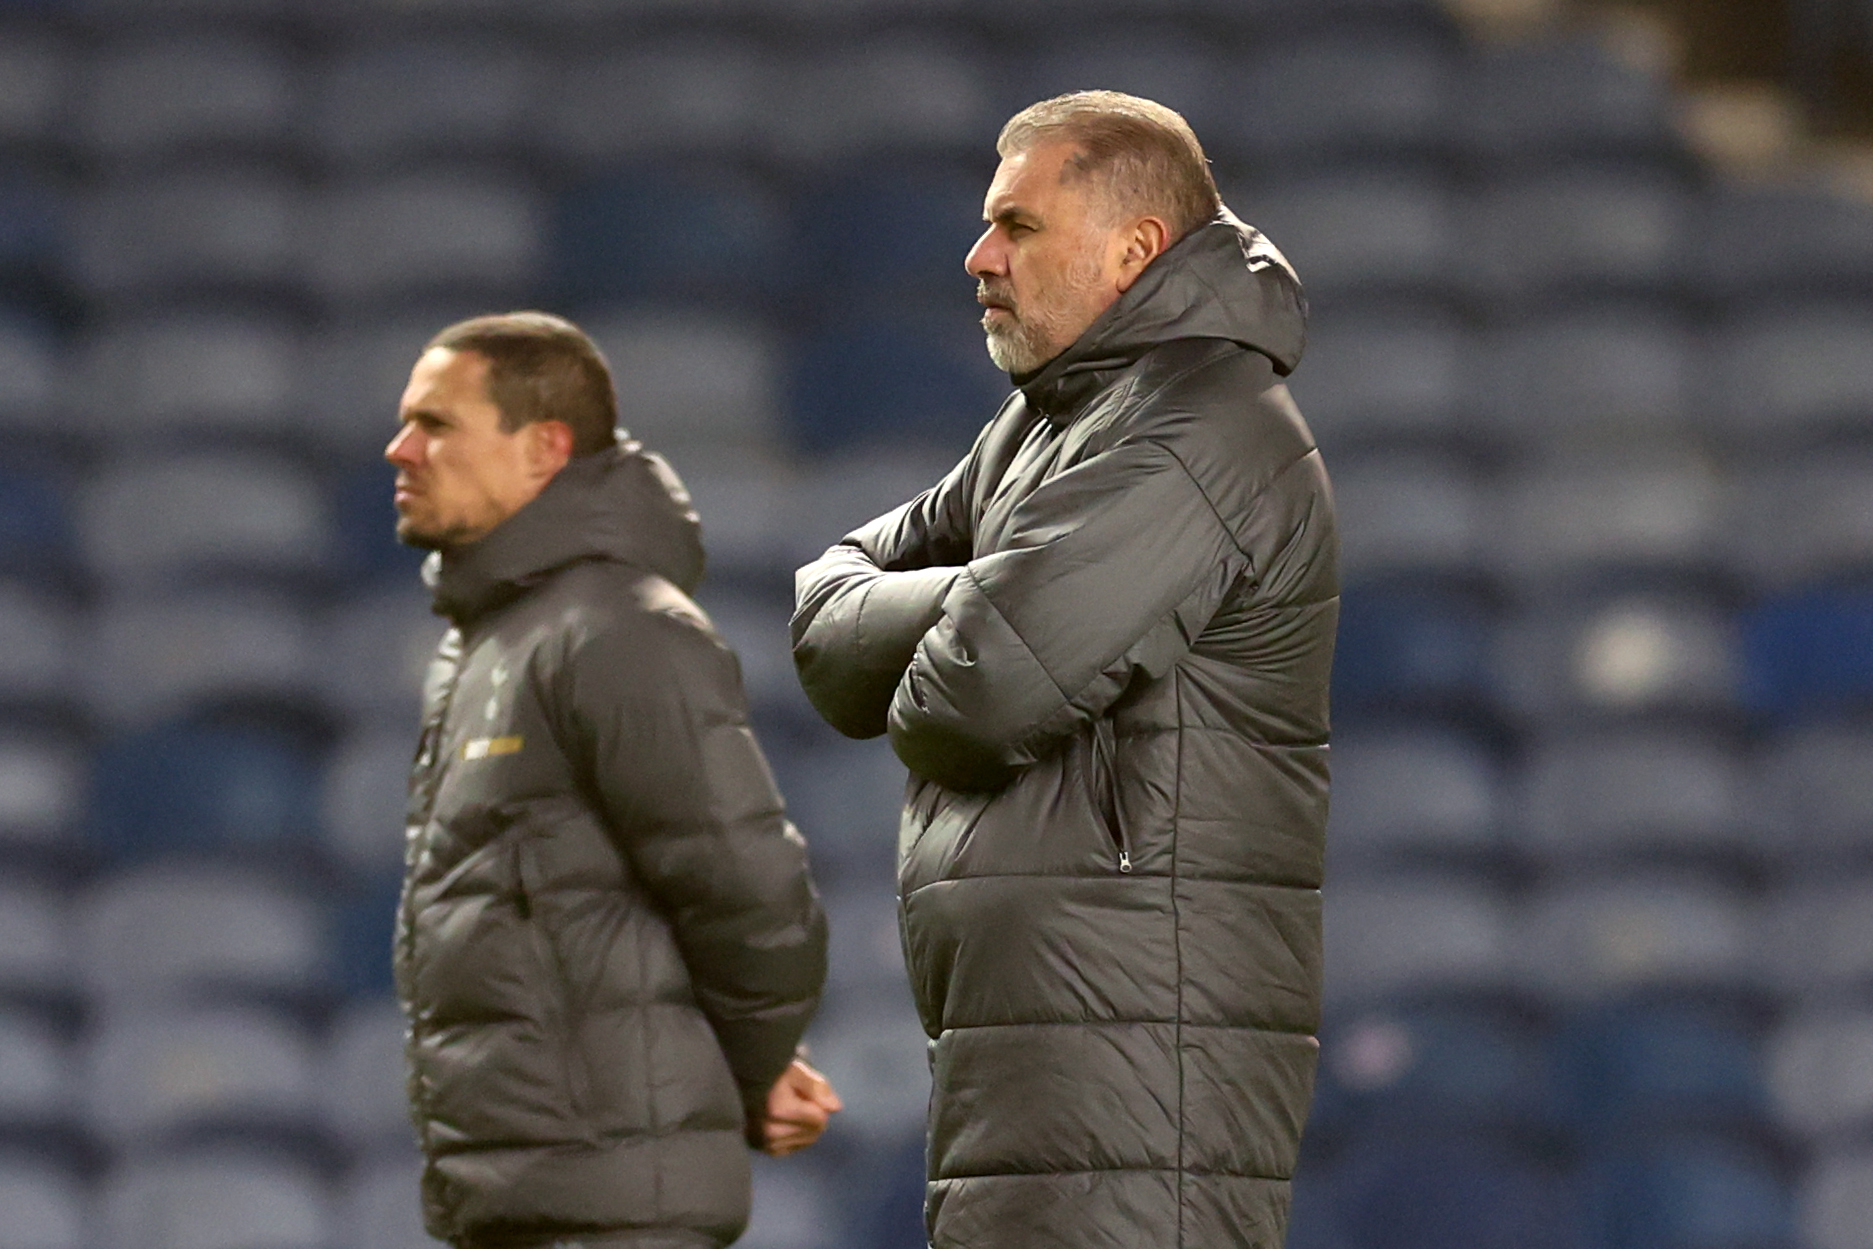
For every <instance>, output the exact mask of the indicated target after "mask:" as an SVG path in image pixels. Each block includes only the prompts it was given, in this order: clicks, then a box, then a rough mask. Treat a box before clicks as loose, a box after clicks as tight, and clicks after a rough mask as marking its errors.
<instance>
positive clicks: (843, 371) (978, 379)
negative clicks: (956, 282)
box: [789, 287, 1007, 456]
mask: <svg viewBox="0 0 1873 1249" xmlns="http://www.w3.org/2000/svg"><path fill="white" fill-rule="evenodd" d="M965 289H967V288H966V287H965ZM967 300H968V297H967V296H966V295H962V296H960V297H959V298H958V300H957V303H956V308H957V311H956V313H955V314H952V315H946V316H934V315H924V316H918V315H916V314H898V315H890V314H887V313H885V312H883V311H880V312H879V314H878V315H876V316H873V317H862V318H861V317H853V318H852V319H849V320H841V321H838V322H836V323H834V324H831V325H827V326H823V327H820V328H818V329H817V330H816V331H815V332H813V333H812V334H810V335H809V336H808V337H807V338H806V339H805V340H804V341H802V342H800V343H799V344H798V345H797V346H796V347H795V348H794V350H793V366H794V376H793V385H792V392H793V393H792V402H791V405H790V406H791V412H790V413H789V415H790V417H791V422H792V431H793V441H794V443H795V445H797V446H799V447H801V448H802V449H804V450H807V451H809V452H814V453H818V452H825V451H829V450H833V449H838V448H844V447H852V446H866V445H871V446H880V445H893V444H895V445H903V444H904V443H907V442H909V443H919V442H921V443H926V444H929V445H933V446H941V447H946V448H947V449H949V450H951V451H952V452H954V453H955V454H956V455H958V456H960V455H961V454H962V453H963V452H964V451H965V450H967V449H968V446H969V442H970V440H971V439H972V438H973V437H974V436H975V433H976V431H977V430H979V429H980V428H981V427H982V425H983V424H984V423H985V422H986V421H987V420H988V419H989V417H991V416H993V415H994V413H995V409H996V408H997V406H998V405H999V404H1000V403H1001V401H1002V399H1003V398H1004V397H1005V396H1006V394H1007V379H1006V378H1005V377H1004V376H1003V375H1001V374H999V373H997V372H996V371H995V369H994V368H993V366H991V365H990V363H989V360H988V356H987V354H986V352H985V351H984V349H983V346H982V339H981V335H980V333H979V331H976V330H974V329H973V328H972V327H971V325H970V324H969V322H970V320H971V319H972V318H971V316H970V313H969V311H968V310H969V309H972V308H973V307H974V305H973V303H970V302H966V301H967Z"/></svg>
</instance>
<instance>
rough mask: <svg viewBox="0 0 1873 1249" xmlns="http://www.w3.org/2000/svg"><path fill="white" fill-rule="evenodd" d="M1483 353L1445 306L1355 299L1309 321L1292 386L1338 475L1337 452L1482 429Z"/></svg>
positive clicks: (1456, 437) (1456, 439)
mask: <svg viewBox="0 0 1873 1249" xmlns="http://www.w3.org/2000/svg"><path fill="white" fill-rule="evenodd" d="M1244 211H1248V210H1247V209H1246V208H1245V210H1244ZM1250 221H1251V223H1254V222H1255V221H1256V218H1255V217H1254V216H1251V217H1250ZM1269 228H1270V229H1273V228H1274V227H1273V226H1272V225H1271V226H1270V227H1269ZM1284 246H1285V244H1284ZM1477 354H1478V348H1477V347H1476V345H1475V343H1474V342H1473V341H1472V335H1470V334H1469V333H1468V332H1467V330H1466V329H1465V328H1464V327H1463V325H1462V323H1461V322H1460V321H1459V320H1458V319H1457V318H1456V317H1454V316H1453V315H1451V314H1450V313H1449V312H1448V311H1446V310H1440V309H1438V308H1436V307H1435V306H1428V307H1427V306H1423V305H1406V306H1403V307H1388V306H1386V305H1385V304H1383V303H1376V304H1371V305H1364V304H1362V305H1356V306H1354V307H1352V308H1349V309H1347V311H1346V312H1345V313H1344V314H1343V315H1341V316H1338V317H1332V318H1325V319H1322V320H1321V321H1320V323H1319V324H1318V325H1317V326H1310V327H1309V329H1308V343H1307V367H1306V368H1305V369H1302V370H1298V371H1297V372H1296V373H1295V376H1294V380H1293V382H1292V386H1293V389H1294V394H1295V398H1296V399H1297V400H1298V401H1299V403H1300V405H1301V408H1302V410H1303V411H1304V412H1305V413H1306V414H1307V421H1308V425H1309V427H1310V428H1311V429H1312V430H1313V431H1314V434H1315V435H1316V436H1317V437H1318V438H1319V439H1320V441H1321V446H1322V448H1323V449H1324V450H1325V452H1326V453H1327V454H1328V455H1332V456H1334V457H1335V464H1336V469H1335V474H1336V477H1337V475H1338V469H1337V465H1338V463H1339V459H1340V456H1339V454H1338V453H1340V452H1342V451H1343V450H1347V449H1357V448H1359V447H1360V446H1361V445H1362V444H1366V443H1371V442H1378V443H1384V442H1387V441H1392V440H1399V439H1410V440H1448V441H1450V442H1453V443H1457V444H1459V445H1461V444H1462V443H1464V442H1466V441H1470V440H1472V439H1474V438H1475V437H1476V435H1477V433H1478V432H1479V431H1478V430H1477V429H1476V428H1475V427H1474V424H1473V423H1472V422H1468V421H1465V420H1464V419H1463V418H1464V417H1465V415H1466V414H1467V410H1468V405H1469V391H1470V389H1471V387H1472V386H1473V385H1474V380H1473V374H1474V373H1475V372H1476V371H1477V367H1476V364H1475V359H1476V357H1477ZM1349 536H1351V535H1349Z"/></svg>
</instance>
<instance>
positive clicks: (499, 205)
mask: <svg viewBox="0 0 1873 1249" xmlns="http://www.w3.org/2000/svg"><path fill="white" fill-rule="evenodd" d="M547 219H548V213H547V206H546V203H545V200H544V197H543V196H542V195H541V194H540V192H539V191H538V189H537V188H535V187H534V186H533V185H532V184H531V183H530V182H529V181H528V180H527V179H525V178H523V177H521V176H519V173H518V171H515V170H510V169H508V168H505V167H502V166H496V165H462V166H449V167H443V168H428V169H425V170H423V171H422V172H420V173H405V172H397V173H393V174H389V175H386V176H384V177H381V178H375V179H358V180H356V181H351V182H345V183H340V184H338V185H337V186H335V187H334V188H333V189H331V190H329V191H328V192H327V193H326V194H325V195H324V196H323V197H322V199H321V201H320V202H319V203H318V204H317V205H316V206H315V207H314V208H313V209H312V212H311V220H310V222H309V223H308V226H307V229H308V233H309V236H310V247H309V249H308V251H307V255H306V261H305V264H306V268H305V273H306V276H307V279H308V281H309V284H310V286H311V288H312V290H313V292H314V293H315V294H317V295H318V296H319V297H320V298H322V299H324V300H326V301H327V302H328V304H330V305H332V306H335V307H346V308H350V307H357V306H359V305H364V306H369V305H370V304H372V303H374V302H384V301H391V300H415V299H420V298H436V297H440V296H443V295H448V296H452V297H456V298H468V297H472V298H473V299H474V300H476V301H477V302H480V303H483V304H486V303H489V302H493V303H496V304H500V303H507V304H512V303H515V302H519V301H524V300H528V299H532V298H537V292H538V291H539V289H540V285H541V281H542V279H543V278H544V277H545V268H546V260H547V256H546V252H547ZM479 310H480V309H477V311H479ZM437 328H438V329H440V328H441V327H440V326H438V327H437Z"/></svg>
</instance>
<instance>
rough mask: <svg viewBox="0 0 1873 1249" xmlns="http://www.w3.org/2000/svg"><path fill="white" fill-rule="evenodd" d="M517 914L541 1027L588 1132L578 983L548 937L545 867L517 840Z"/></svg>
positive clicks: (575, 1114) (573, 1110) (571, 1109)
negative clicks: (535, 983)
mask: <svg viewBox="0 0 1873 1249" xmlns="http://www.w3.org/2000/svg"><path fill="white" fill-rule="evenodd" d="M513 853H514V912H515V915H516V916H517V917H518V918H519V920H520V928H521V930H522V933H523V935H524V940H525V941H526V942H527V944H528V948H529V951H530V953H531V954H532V959H531V961H532V963H533V965H534V967H535V968H536V969H537V974H538V975H539V978H540V983H539V985H538V986H537V1000H538V1001H539V1003H540V1011H541V1018H540V1026H541V1028H542V1029H543V1030H544V1031H545V1033H546V1036H547V1040H548V1043H549V1044H550V1045H551V1046H552V1047H553V1050H554V1051H555V1052H556V1054H557V1056H558V1062H559V1067H560V1071H559V1076H560V1081H561V1088H562V1089H564V1091H565V1103H566V1110H567V1112H568V1114H569V1115H570V1116H571V1117H572V1118H574V1119H576V1120H578V1121H579V1123H580V1125H581V1126H583V1125H584V1123H585V1120H586V1118H587V1114H588V1111H589V1109H590V1106H591V1079H590V1075H589V1073H588V1072H587V1070H586V1064H585V1057H584V1052H583V1050H582V1048H581V1045H580V1038H579V1013H580V1012H579V1007H578V1002H577V1001H576V999H575V994H574V991H573V981H572V978H571V977H570V976H569V975H568V974H567V969H566V966H565V963H564V961H563V960H562V959H561V958H560V957H559V951H558V948H557V947H556V946H555V945H554V943H553V938H552V934H551V933H550V932H548V931H547V923H548V919H549V917H550V914H551V912H550V908H547V907H543V906H542V905H541V904H542V902H543V901H545V899H546V891H545V888H544V884H543V882H542V881H541V880H540V875H539V867H538V865H537V864H536V863H535V862H534V861H533V856H532V855H531V854H529V853H528V839H527V838H526V837H525V836H520V837H517V838H515V840H514V851H513Z"/></svg>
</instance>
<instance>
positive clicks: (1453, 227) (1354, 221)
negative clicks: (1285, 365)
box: [1223, 164, 1467, 303]
mask: <svg viewBox="0 0 1873 1249" xmlns="http://www.w3.org/2000/svg"><path fill="white" fill-rule="evenodd" d="M1223 197H1224V199H1225V200H1227V201H1228V203H1229V206H1230V207H1231V208H1233V209H1234V210H1235V211H1236V213H1237V215H1238V216H1240V217H1241V218H1242V219H1243V220H1244V221H1247V222H1249V223H1250V224H1252V225H1254V226H1256V227H1257V228H1259V229H1261V230H1262V231H1264V232H1265V233H1267V234H1268V236H1269V237H1270V238H1272V239H1274V240H1276V246H1278V247H1279V248H1281V251H1282V253H1283V254H1284V255H1285V256H1287V258H1288V260H1289V261H1290V262H1291V263H1292V264H1293V265H1294V268H1295V270H1296V271H1297V272H1298V273H1299V274H1300V277H1301V282H1302V284H1303V285H1304V286H1305V287H1306V288H1307V290H1308V292H1309V293H1310V296H1311V297H1314V298H1319V299H1323V300H1328V299H1332V298H1333V297H1335V296H1346V297H1348V299H1347V302H1349V303H1350V302H1351V298H1350V297H1351V296H1359V297H1362V298H1371V297H1373V296H1377V295H1389V296H1400V295H1410V296H1417V297H1421V298H1432V299H1448V298H1452V297H1454V296H1456V294H1457V293H1458V291H1459V290H1460V289H1461V287H1462V285H1463V282H1464V278H1463V270H1464V268H1465V267H1466V264H1467V262H1460V261H1459V259H1458V255H1459V251H1458V240H1459V238H1460V237H1461V234H1462V225H1461V222H1460V219H1459V218H1460V211H1459V200H1458V197H1457V193H1456V191H1455V190H1454V189H1453V188H1452V187H1451V186H1450V185H1449V183H1448V182H1447V181H1446V180H1445V179H1444V177H1443V176H1442V175H1441V174H1440V173H1439V172H1438V171H1437V169H1436V167H1435V166H1430V165H1426V166H1422V167H1420V166H1414V165H1403V166H1397V165H1386V164H1378V165H1371V166H1368V165H1351V166H1343V167H1340V168H1338V169H1330V170H1328V171H1322V172H1318V173H1311V174H1302V173H1295V174H1290V175H1288V176H1286V177H1282V178H1279V179H1271V180H1269V181H1267V182H1262V181H1257V182H1255V183H1252V184H1251V185H1250V186H1248V187H1245V188H1242V189H1239V190H1238V189H1234V188H1231V187H1229V186H1225V187H1224V188H1223Z"/></svg>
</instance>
